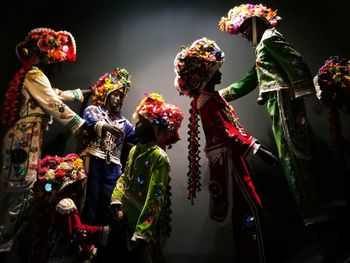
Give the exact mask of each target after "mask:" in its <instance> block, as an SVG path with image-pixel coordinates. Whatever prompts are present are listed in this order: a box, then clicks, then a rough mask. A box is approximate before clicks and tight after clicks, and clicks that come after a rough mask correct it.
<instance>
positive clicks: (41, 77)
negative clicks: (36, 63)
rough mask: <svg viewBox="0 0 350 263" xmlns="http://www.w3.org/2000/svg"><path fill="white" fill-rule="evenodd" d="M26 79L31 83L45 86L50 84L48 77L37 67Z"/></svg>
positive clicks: (30, 71) (32, 69) (33, 68)
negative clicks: (39, 83) (34, 82)
mask: <svg viewBox="0 0 350 263" xmlns="http://www.w3.org/2000/svg"><path fill="white" fill-rule="evenodd" d="M25 78H26V79H27V80H29V81H31V82H33V81H36V82H42V83H44V84H46V83H50V81H49V79H48V78H47V77H46V75H45V74H44V72H42V71H41V70H40V69H39V68H37V67H32V68H31V69H30V70H29V71H28V72H27V73H26V76H25Z"/></svg>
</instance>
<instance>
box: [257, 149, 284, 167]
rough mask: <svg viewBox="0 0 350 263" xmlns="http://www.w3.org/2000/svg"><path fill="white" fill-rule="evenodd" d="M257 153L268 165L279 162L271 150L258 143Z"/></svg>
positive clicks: (274, 164)
mask: <svg viewBox="0 0 350 263" xmlns="http://www.w3.org/2000/svg"><path fill="white" fill-rule="evenodd" d="M257 155H259V156H260V158H261V159H262V160H264V161H265V162H267V163H268V164H269V165H272V166H276V165H277V164H278V162H279V159H278V157H277V156H275V155H274V154H273V153H272V152H270V151H269V150H268V149H267V147H265V146H263V145H260V147H259V150H258V151H257Z"/></svg>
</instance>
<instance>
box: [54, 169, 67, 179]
mask: <svg viewBox="0 0 350 263" xmlns="http://www.w3.org/2000/svg"><path fill="white" fill-rule="evenodd" d="M55 173H56V177H57V178H58V179H63V178H64V176H65V175H66V173H67V172H66V171H65V170H61V169H58V170H57V171H56V172H55Z"/></svg>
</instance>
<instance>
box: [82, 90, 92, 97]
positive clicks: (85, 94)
mask: <svg viewBox="0 0 350 263" xmlns="http://www.w3.org/2000/svg"><path fill="white" fill-rule="evenodd" d="M81 93H83V96H84V97H86V96H90V95H91V94H92V90H91V89H82V90H81Z"/></svg>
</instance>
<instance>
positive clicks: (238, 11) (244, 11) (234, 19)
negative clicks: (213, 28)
mask: <svg viewBox="0 0 350 263" xmlns="http://www.w3.org/2000/svg"><path fill="white" fill-rule="evenodd" d="M254 16H255V17H260V18H262V19H264V20H265V21H267V22H268V23H269V24H270V25H271V26H273V27H276V26H278V24H279V21H280V20H281V19H282V18H281V17H279V16H277V10H276V11H275V10H272V9H271V8H267V7H266V6H264V5H262V4H259V5H253V4H241V5H239V6H235V7H234V8H232V9H230V11H229V12H228V14H227V17H222V18H221V20H220V21H219V27H220V30H221V31H226V32H227V33H230V34H232V35H235V34H238V30H239V28H240V26H241V25H242V24H243V22H244V21H245V20H247V19H248V18H251V17H254Z"/></svg>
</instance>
